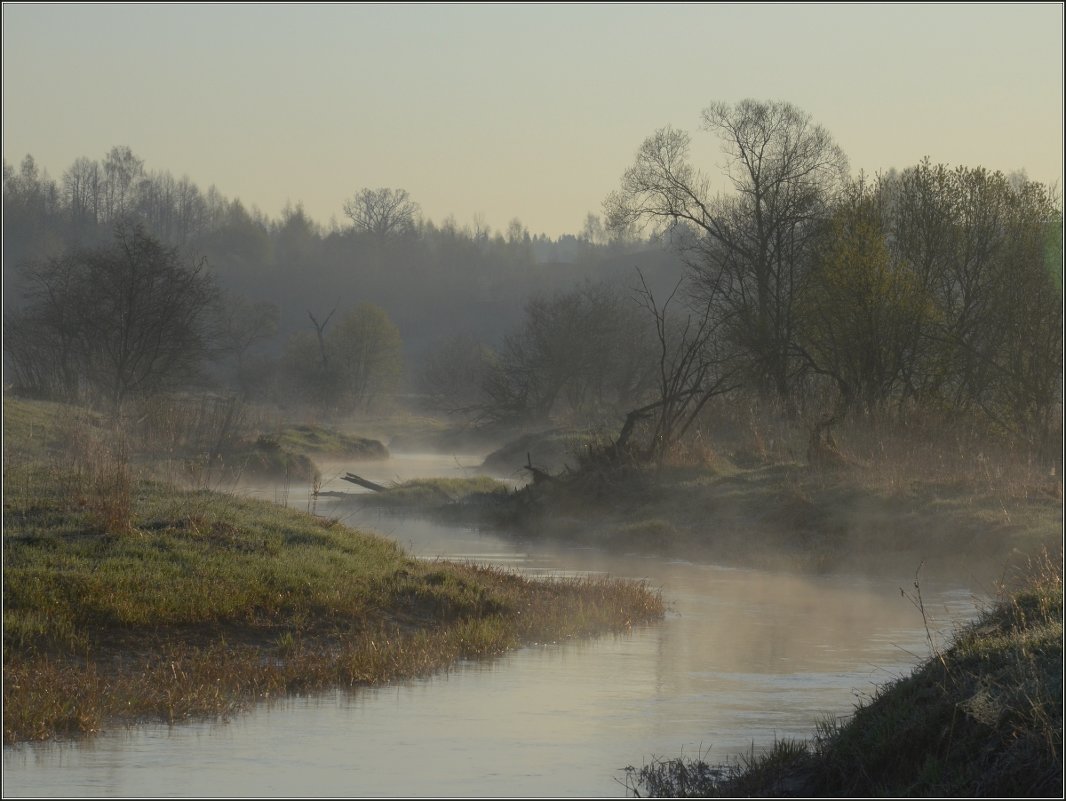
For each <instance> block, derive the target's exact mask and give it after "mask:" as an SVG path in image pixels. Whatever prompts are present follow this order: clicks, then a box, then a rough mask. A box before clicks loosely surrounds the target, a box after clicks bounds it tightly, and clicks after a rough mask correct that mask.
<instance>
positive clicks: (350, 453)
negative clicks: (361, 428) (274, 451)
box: [264, 425, 389, 459]
mask: <svg viewBox="0 0 1066 801" xmlns="http://www.w3.org/2000/svg"><path fill="white" fill-rule="evenodd" d="M264 439H266V440H268V441H272V442H276V443H277V444H278V445H279V446H280V447H281V448H283V449H285V450H288V451H291V452H294V453H302V454H306V455H309V456H326V457H331V458H341V457H351V458H353V459H388V458H389V451H388V449H387V448H386V447H385V446H384V445H382V444H381V442H379V441H378V440H376V439H367V438H366V437H358V436H355V435H354V434H347V433H344V432H341V431H337V430H335V429H332V428H326V427H324V426H318V425H297V426H288V427H284V428H282V429H281V430H280V431H278V432H276V433H275V434H271V435H270V436H268V437H265V438H264Z"/></svg>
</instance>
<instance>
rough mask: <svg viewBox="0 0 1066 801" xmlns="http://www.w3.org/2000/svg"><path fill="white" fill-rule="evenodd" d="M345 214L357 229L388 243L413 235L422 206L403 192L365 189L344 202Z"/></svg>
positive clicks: (398, 190)
mask: <svg viewBox="0 0 1066 801" xmlns="http://www.w3.org/2000/svg"><path fill="white" fill-rule="evenodd" d="M344 213H345V214H346V215H348V217H349V218H351V221H352V223H354V225H355V227H356V228H357V229H358V230H360V231H365V232H366V233H368V234H372V235H373V236H375V237H377V238H378V239H380V240H386V239H388V238H389V237H393V236H399V235H403V234H410V233H413V232H414V230H415V228H416V224H417V222H418V217H419V207H418V204H417V203H415V202H414V201H413V200H411V199H410V196H409V195H408V194H407V191H406V190H404V189H386V188H381V189H363V190H360V191H359V192H357V193H356V194H355V196H354V197H353V198H352V199H351V200H348V201H346V202H345V204H344Z"/></svg>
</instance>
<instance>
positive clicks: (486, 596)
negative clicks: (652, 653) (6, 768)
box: [4, 402, 663, 743]
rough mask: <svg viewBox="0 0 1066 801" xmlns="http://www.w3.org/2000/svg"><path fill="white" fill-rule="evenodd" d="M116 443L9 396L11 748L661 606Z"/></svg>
mask: <svg viewBox="0 0 1066 801" xmlns="http://www.w3.org/2000/svg"><path fill="white" fill-rule="evenodd" d="M113 433H114V432H111V431H109V430H108V429H107V428H106V427H105V426H103V425H102V424H101V422H100V421H99V420H97V419H96V418H94V417H93V416H92V415H89V414H86V413H83V412H80V411H77V410H73V409H66V408H61V407H54V406H49V405H43V404H27V403H23V402H5V404H4V447H5V455H4V456H5V458H4V741H5V743H13V742H19V741H25V740H35V739H48V738H53V737H57V736H71V735H85V734H91V733H93V732H96V731H99V730H100V729H101V728H103V727H107V726H113V725H116V724H119V723H128V722H137V721H141V720H164V721H176V720H181V719H186V718H196V717H214V716H225V715H229V714H232V713H233V712H234V711H235V710H238V709H240V708H242V707H244V706H246V705H247V704H250V703H253V702H255V701H258V700H262V699H266V698H273V697H278V696H281V695H286V694H293V693H304V692H311V691H314V690H319V689H324V688H327V687H337V686H340V687H354V686H360V685H367V684H376V683H381V682H387V681H392V680H397V679H402V678H407V677H412V676H419V675H425V674H428V673H432V672H436V671H439V670H443V669H446V668H447V667H448V666H449V665H451V664H453V663H454V662H455V661H457V660H460V659H466V658H482V657H490V656H493V655H496V654H500V653H503V652H504V651H506V650H508V649H511V648H514V647H517V646H519V645H521V644H523V643H532V642H550V641H557V640H561V639H566V638H571V637H581V636H588V635H590V634H594V633H598V632H604V631H611V630H614V631H618V630H624V629H626V628H628V627H630V626H632V625H636V624H639V623H643V622H649V621H653V620H656V619H658V618H660V617H661V616H662V614H663V603H662V600H661V598H660V597H659V596H658V594H657V593H655V592H652V591H651V590H650V589H649V588H648V587H646V586H644V585H643V584H640V583H634V582H622V581H617V580H608V579H573V580H554V581H547V582H544V581H532V580H527V579H524V578H521V577H518V576H515V575H510V574H507V573H503V572H501V571H498V570H493V569H487V568H478V567H472V566H463V565H453V564H446V563H442V562H428V561H424V560H417V559H413V558H411V557H410V556H408V555H407V554H405V553H404V552H403V551H402V550H401V549H400V548H399V547H398V546H396V545H395V544H394V543H393V542H391V541H389V540H387V539H385V538H382V537H378V536H373V535H369V534H365V533H362V532H359V531H356V530H353V529H350V528H347V527H345V526H343V525H341V524H340V523H338V522H337V521H335V520H333V519H329V518H321V517H316V516H314V515H311V514H306V513H302V512H298V511H294V510H291V509H284V508H279V507H277V506H274V505H271V504H267V503H262V502H255V501H250V500H242V499H237V498H234V497H231V496H227V495H224V494H220V493H216V492H211V491H209V490H205V489H198V490H187V489H178V488H176V487H174V486H172V485H168V484H166V483H164V482H160V481H158V480H152V479H148V478H145V477H144V476H143V475H142V474H141V473H140V472H139V471H138V470H137V469H136V468H133V467H131V464H130V461H131V460H130V458H129V456H130V453H129V446H128V444H127V443H125V442H124V441H123V440H122V439H121V438H116V437H114V436H112V435H113Z"/></svg>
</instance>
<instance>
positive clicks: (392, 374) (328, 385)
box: [286, 303, 403, 412]
mask: <svg viewBox="0 0 1066 801" xmlns="http://www.w3.org/2000/svg"><path fill="white" fill-rule="evenodd" d="M331 316H332V313H331ZM311 318H312V320H313V321H315V324H316V327H317V329H318V338H317V340H316V338H315V337H314V336H313V335H311V334H310V333H308V332H300V333H298V334H295V335H294V336H293V337H292V338H290V340H289V343H288V347H287V353H286V362H287V369H288V371H289V373H290V375H291V376H292V379H293V392H294V393H295V394H296V395H297V397H301V398H304V399H307V400H310V401H312V402H314V403H316V404H318V405H319V406H321V407H323V408H326V409H333V410H338V411H342V412H348V411H353V410H359V411H363V412H366V411H369V410H370V409H372V408H373V407H374V406H375V404H377V403H379V402H380V401H382V400H383V399H384V398H385V397H387V396H388V395H389V394H390V393H392V392H395V391H396V389H397V387H398V385H399V381H400V379H401V377H402V374H403V342H402V341H401V339H400V332H399V330H398V329H397V328H396V326H395V325H394V324H393V322H392V320H390V319H389V316H388V315H387V314H386V313H385V311H384V310H382V309H381V308H379V307H377V306H373V305H371V304H368V303H363V304H360V305H359V306H357V307H356V308H355V309H352V310H351V311H349V312H347V313H346V314H345V315H344V316H343V317H341V319H340V320H339V321H337V322H336V323H335V324H334V325H333V326H332V327H330V328H327V324H328V323H329V322H330V317H327V318H326V319H325V321H324V322H322V323H318V322H317V318H315V317H314V315H312V316H311Z"/></svg>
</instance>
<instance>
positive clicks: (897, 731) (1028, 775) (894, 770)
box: [628, 554, 1063, 798]
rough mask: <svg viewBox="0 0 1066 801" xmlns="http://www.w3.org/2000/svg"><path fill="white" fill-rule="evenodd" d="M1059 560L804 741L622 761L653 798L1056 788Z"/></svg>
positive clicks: (1054, 793) (1030, 793) (1053, 792)
mask: <svg viewBox="0 0 1066 801" xmlns="http://www.w3.org/2000/svg"><path fill="white" fill-rule="evenodd" d="M1062 646H1063V594H1062V562H1061V554H1060V558H1058V559H1057V560H1055V561H1054V563H1052V562H1051V561H1045V562H1044V564H1043V565H1042V567H1041V569H1040V570H1038V571H1037V572H1036V573H1035V574H1034V575H1033V576H1032V577H1031V579H1030V581H1029V582H1028V583H1027V585H1026V586H1024V587H1022V588H1021V589H1019V590H1016V591H1014V592H1011V593H1007V594H1005V596H1004V597H1003V598H1002V599H1001V600H1000V601H999V602H998V603H997V604H996V605H994V606H993V607H992V608H990V609H988V610H986V611H985V612H984V613H983V614H982V615H981V616H980V618H979V619H978V620H977V621H975V622H974V623H973V624H971V625H970V626H968V627H966V628H964V629H962V630H960V631H959V632H958V633H957V634H956V636H955V639H954V642H953V643H952V645H951V646H950V647H949V648H947V649H946V650H943V651H940V650H934V653H933V654H932V656H931V657H930V658H929V659H928V660H927V661H926V662H924V663H923V664H922V665H920V666H919V667H917V668H916V669H915V670H914V671H913V672H912V673H911V675H909V676H907V677H904V678H902V679H900V680H898V681H896V682H894V683H892V684H889V685H887V686H885V687H882V688H881V689H880V690H879V691H878V692H877V693H876V695H875V697H874V698H872V699H871V700H870V701H868V702H866V703H863V704H862V705H860V706H859V707H858V708H857V709H856V711H855V714H854V715H853V716H852V717H850V718H849V719H847V720H846V721H844V722H837V721H830V722H828V723H826V724H824V725H822V726H821V727H820V728H819V731H818V734H817V736H816V737H815V738H814V739H813V740H811V741H809V742H796V741H784V742H779V743H776V744H775V745H774V747H773V748H772V749H771V750H770V751H769V752H767V753H766V754H763V755H758V756H754V755H753V756H752V757H750V758H748V759H742V760H740V761H739V762H735V763H732V764H726V765H718V766H712V765H709V764H708V763H706V762H704V761H700V760H696V761H685V760H668V761H661V762H655V763H653V764H651V765H647V766H644V767H643V768H641V769H639V770H638V769H633V768H630V769H629V773H628V781H629V784H630V789H631V790H632V791H633V792H634V794H636V795H649V796H659V797H735V796H753V797H760V796H761V797H777V796H793V797H816V796H817V797H827V796H828V797H834V796H835V797H845V798H846V797H852V798H861V797H893V796H934V797H936V796H940V797H967V796H970V797H972V796H991V797H996V796H1009V797H1041V796H1050V797H1060V798H1061V797H1062V789H1063V783H1062V782H1063V751H1062V745H1063V743H1062V723H1063V705H1062V676H1063V658H1062Z"/></svg>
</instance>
